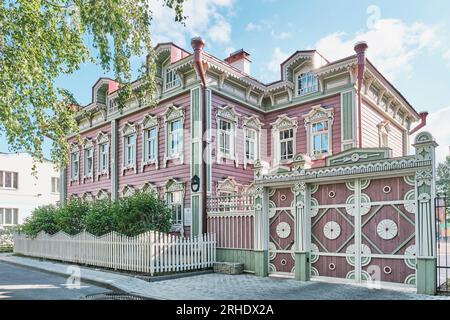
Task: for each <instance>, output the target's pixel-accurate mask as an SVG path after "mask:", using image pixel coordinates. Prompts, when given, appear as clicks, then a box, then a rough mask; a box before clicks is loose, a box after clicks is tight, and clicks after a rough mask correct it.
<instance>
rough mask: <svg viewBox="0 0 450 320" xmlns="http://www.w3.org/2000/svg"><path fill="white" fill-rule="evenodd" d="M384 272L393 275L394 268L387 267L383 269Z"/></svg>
mask: <svg viewBox="0 0 450 320" xmlns="http://www.w3.org/2000/svg"><path fill="white" fill-rule="evenodd" d="M383 272H384V273H385V274H391V272H392V268H391V267H389V266H386V267H384V268H383Z"/></svg>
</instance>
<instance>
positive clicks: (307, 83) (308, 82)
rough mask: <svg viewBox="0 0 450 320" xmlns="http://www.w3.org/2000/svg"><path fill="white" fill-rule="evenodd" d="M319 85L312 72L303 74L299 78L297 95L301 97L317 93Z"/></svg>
mask: <svg viewBox="0 0 450 320" xmlns="http://www.w3.org/2000/svg"><path fill="white" fill-rule="evenodd" d="M318 90H319V85H318V81H317V77H316V76H315V75H314V74H313V73H312V72H306V73H301V74H300V75H298V77H297V94H298V95H299V96H302V95H305V94H309V93H313V92H317V91H318Z"/></svg>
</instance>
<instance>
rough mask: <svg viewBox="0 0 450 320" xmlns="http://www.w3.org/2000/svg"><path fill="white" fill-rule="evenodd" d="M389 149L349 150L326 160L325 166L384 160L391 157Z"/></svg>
mask: <svg viewBox="0 0 450 320" xmlns="http://www.w3.org/2000/svg"><path fill="white" fill-rule="evenodd" d="M391 153H392V151H391V149H389V148H363V149H357V148H355V149H350V150H347V151H344V152H341V153H339V154H336V155H334V156H332V157H329V158H327V161H326V163H327V166H334V165H343V164H354V163H360V162H367V161H378V160H385V159H389V158H390V157H391Z"/></svg>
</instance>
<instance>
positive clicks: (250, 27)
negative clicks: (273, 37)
mask: <svg viewBox="0 0 450 320" xmlns="http://www.w3.org/2000/svg"><path fill="white" fill-rule="evenodd" d="M263 29H264V26H263V25H262V24H261V23H253V22H250V23H248V24H247V25H246V26H245V31H248V32H251V31H262V30H263Z"/></svg>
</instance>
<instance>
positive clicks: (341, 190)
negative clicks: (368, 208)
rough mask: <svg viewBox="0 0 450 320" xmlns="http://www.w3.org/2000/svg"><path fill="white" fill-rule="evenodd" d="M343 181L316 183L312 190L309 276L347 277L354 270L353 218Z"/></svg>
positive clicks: (347, 191) (349, 195)
mask: <svg viewBox="0 0 450 320" xmlns="http://www.w3.org/2000/svg"><path fill="white" fill-rule="evenodd" d="M352 195H353V191H352V190H350V189H349V188H348V187H347V186H346V184H345V183H336V184H328V185H316V186H313V187H312V190H311V210H310V214H311V249H312V253H311V275H312V276H325V277H337V278H346V277H347V276H348V275H349V274H352V273H354V261H355V252H354V246H353V242H354V237H355V227H354V224H355V219H354V217H353V216H352V214H350V213H351V210H349V208H348V206H347V204H346V200H347V199H348V198H349V197H351V196H352Z"/></svg>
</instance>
